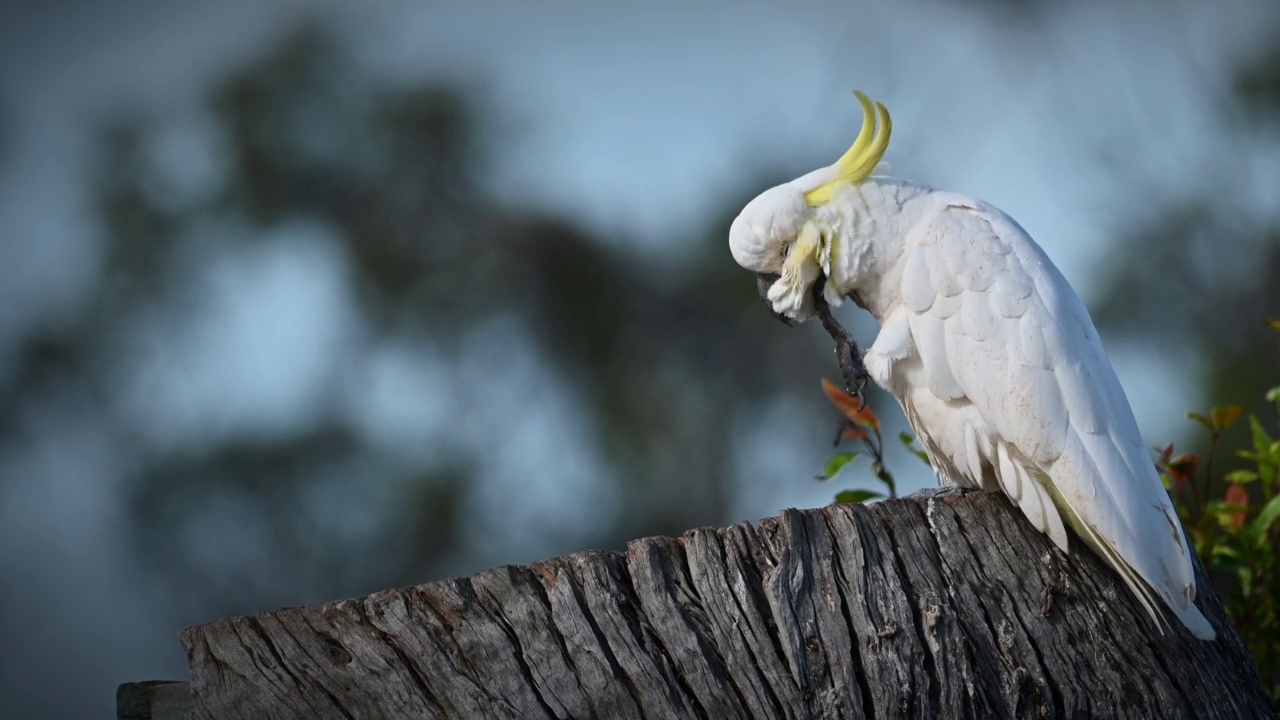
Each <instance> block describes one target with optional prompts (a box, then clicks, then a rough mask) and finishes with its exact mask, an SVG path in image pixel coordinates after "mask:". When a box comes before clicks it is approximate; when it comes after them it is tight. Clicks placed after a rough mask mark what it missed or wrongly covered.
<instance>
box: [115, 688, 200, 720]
mask: <svg viewBox="0 0 1280 720" xmlns="http://www.w3.org/2000/svg"><path fill="white" fill-rule="evenodd" d="M189 712H191V688H190V687H189V686H188V685H187V683H184V682H173V681H169V680H149V681H147V682H133V683H125V684H123V685H121V686H120V687H118V688H116V720H184V718H186V717H187V713H189Z"/></svg>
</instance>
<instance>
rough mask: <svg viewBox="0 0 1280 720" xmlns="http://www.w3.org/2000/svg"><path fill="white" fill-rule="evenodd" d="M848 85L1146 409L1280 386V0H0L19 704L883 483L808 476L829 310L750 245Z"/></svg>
mask: <svg viewBox="0 0 1280 720" xmlns="http://www.w3.org/2000/svg"><path fill="white" fill-rule="evenodd" d="M854 88H861V89H863V90H866V91H867V92H868V93H869V94H870V95H871V96H872V97H874V98H876V99H879V100H882V101H884V102H885V103H886V104H887V105H888V107H889V108H890V109H891V111H892V112H893V114H894V119H895V133H894V144H893V146H892V147H891V148H890V150H889V154H888V156H887V160H888V161H889V163H890V164H891V166H892V171H893V173H894V174H897V175H901V176H905V177H910V178H913V179H917V180H921V181H925V182H928V183H930V184H933V185H936V186H940V187H945V188H948V189H953V190H957V191H963V192H967V193H970V194H973V195H976V196H979V197H981V198H984V199H986V200H989V201H991V202H993V203H995V204H997V205H998V206H1000V207H1002V208H1003V209H1005V210H1006V211H1008V212H1009V213H1010V214H1012V215H1013V216H1014V217H1015V218H1017V220H1018V221H1019V222H1020V223H1021V224H1022V225H1023V226H1024V227H1026V228H1027V229H1028V230H1029V231H1030V232H1031V234H1032V235H1033V236H1034V237H1035V238H1036V239H1037V240H1038V241H1039V242H1040V243H1041V244H1042V245H1043V246H1044V247H1045V248H1046V250H1047V251H1048V253H1049V254H1050V256H1052V257H1053V258H1054V259H1055V260H1056V261H1057V263H1058V264H1059V265H1060V267H1061V268H1062V269H1063V271H1064V273H1065V274H1066V276H1067V277H1068V279H1069V280H1070V281H1071V282H1072V283H1073V284H1074V285H1075V286H1076V288H1077V289H1078V290H1079V291H1080V293H1081V294H1082V296H1083V297H1084V298H1085V301H1086V303H1087V304H1088V305H1089V307H1090V309H1091V310H1092V311H1093V312H1094V314H1095V318H1096V319H1097V321H1098V323H1099V325H1100V329H1101V332H1102V334H1103V336H1104V340H1105V342H1106V344H1107V347H1108V350H1109V351H1110V354H1111V356H1112V358H1113V359H1114V361H1115V363H1116V366H1117V369H1118V370H1119V373H1120V375H1121V380H1122V382H1123V383H1124V386H1125V388H1126V390H1127V391H1128V393H1129V396H1130V399H1131V400H1132V402H1133V404H1134V407H1135V410H1136V413H1137V415H1138V419H1139V422H1140V423H1141V425H1142V427H1143V430H1144V433H1145V435H1146V437H1147V439H1148V441H1149V443H1150V444H1152V445H1155V444H1157V443H1159V444H1163V443H1164V442H1166V441H1168V440H1174V441H1176V442H1178V443H1185V442H1188V439H1189V438H1198V437H1199V435H1196V434H1195V432H1194V426H1193V425H1191V424H1190V423H1188V422H1187V421H1186V420H1185V418H1184V413H1185V412H1186V411H1187V410H1191V409H1199V408H1201V407H1202V406H1205V405H1207V404H1209V403H1210V402H1213V403H1219V404H1223V403H1239V404H1243V405H1245V406H1246V407H1247V408H1249V409H1255V408H1256V407H1257V406H1258V405H1260V404H1261V400H1260V398H1261V394H1262V392H1263V391H1264V390H1265V388H1267V387H1269V386H1271V385H1273V384H1275V383H1276V377H1277V373H1276V370H1277V368H1276V363H1275V352H1274V336H1273V335H1272V334H1271V333H1270V332H1269V331H1267V330H1266V329H1265V327H1264V320H1265V319H1266V318H1267V317H1268V316H1274V315H1280V285H1278V284H1277V282H1276V281H1277V279H1278V277H1280V4H1277V3H1276V2H1274V0H1226V1H1224V2H1218V3H1214V4H1210V3H1197V2H1192V1H1191V0H1186V1H1185V2H1154V1H1147V0H1130V1H1119V2H1112V3H1100V2H1071V3H1058V2H1048V1H1042V2H1037V1H1036V0H964V1H961V2H957V1H954V0H953V1H949V2H943V1H942V0H936V1H933V0H919V1H917V2H910V3H903V2H897V3H886V2H882V3H868V2H857V3H851V2H847V1H841V2H835V1H833V2H825V3H822V2H810V3H803V4H800V3H781V2H774V3H764V2H736V3H728V2H705V3H636V4H634V5H632V6H631V8H630V9H626V8H624V7H622V6H621V5H618V4H599V3H588V2H543V3H524V2H508V3H502V2H493V1H488V2H475V3H458V2H455V3H418V2H408V1H400V0H365V1H364V2H360V3H354V2H353V3H340V2H336V0H330V1H323V0H310V1H307V2H302V1H300V0H292V1H291V0H252V1H251V0H224V1H223V2H216V3H215V2H212V1H211V0H210V1H208V2H190V1H186V2H171V1H162V0H120V1H118V2H114V3H92V2H87V1H86V2H73V1H71V0H64V1H62V2H46V3H34V2H21V1H19V2H11V3H6V4H4V6H3V8H2V9H0V638H2V640H3V642H2V643H0V645H2V646H3V650H2V651H0V717H6V718H7V717H15V718H16V717H27V716H43V717H68V718H70V717H86V718H87V717H94V716H96V717H109V713H110V711H111V706H112V702H113V697H114V689H115V686H116V685H117V684H118V683H121V682H125V681H132V680H143V679H151V678H181V677H183V676H184V673H185V660H184V657H183V655H182V652H181V648H180V647H179V645H178V642H177V632H178V631H179V629H181V628H182V627H184V626H186V625H191V624H196V623H199V622H203V621H207V620H210V619H213V618H216V617H220V616H225V615H231V614H241V613H254V612H259V611H265V610H270V609H274V608H278V607H281V606H285V605H299V604H308V603H314V602H320V601H325V600H331V599H337V598H341V597H348V596H354V595H362V594H366V593H369V592H372V591H375V590H378V589H382V588H386V587H392V586H397V585H406V584H416V583H420V582H424V581H429V580H433V579H438V578H442V577H447V576H451V575H459V574H469V573H472V572H475V571H478V570H481V569H484V568H486V567H490V566H492V565H496V564H504V563H526V562H530V561H534V560H538V559H541V558H545V557H548V556H552V555H558V554H563V553H568V552H572V551H577V550H583V549H588V548H620V547H622V546H623V544H624V543H625V541H626V540H627V539H630V538H633V537H639V536H644V535H652V534H674V533H680V532H682V531H684V530H686V529H689V528H692V527H695V526H700V525H709V524H710V525H722V524H727V523H731V522H737V521H742V520H755V519H757V518H760V517H764V516H769V515H774V514H776V513H777V512H779V511H780V510H782V509H783V508H786V507H814V506H820V505H824V504H827V503H829V502H830V501H831V498H832V496H833V494H834V492H835V490H836V489H839V488H840V487H847V486H851V485H853V486H856V485H858V484H862V485H864V486H870V482H869V479H868V478H867V477H866V466H865V465H855V466H851V467H850V468H848V469H846V471H845V473H844V474H842V475H841V476H840V478H839V479H838V480H836V481H833V483H827V484H823V483H819V482H816V481H815V480H814V475H815V473H817V472H818V471H819V470H820V469H821V467H822V465H823V463H824V462H825V460H826V459H827V457H828V456H829V455H830V453H831V449H830V438H831V437H832V435H833V433H834V428H835V421H836V417H837V414H836V412H835V410H834V409H833V408H832V407H831V406H830V405H829V404H828V403H827V401H826V399H825V398H824V397H823V395H822V393H821V391H820V387H819V379H820V378H821V377H823V376H826V377H829V378H833V379H834V378H836V377H837V376H838V375H837V372H836V370H835V366H834V360H833V358H832V355H831V344H830V342H829V341H828V340H827V339H826V337H825V336H824V334H823V333H822V331H821V329H820V328H818V327H816V326H807V327H802V328H795V329H791V328H787V327H784V326H783V325H781V324H780V323H778V322H776V321H774V320H773V319H772V318H771V317H770V315H769V314H768V312H766V309H765V307H764V306H763V304H762V303H761V302H760V301H759V300H758V299H757V298H756V295H755V284H754V280H753V278H752V277H751V276H750V274H748V273H746V272H744V271H741V270H739V269H738V268H737V267H736V266H735V265H734V263H733V261H732V258H731V257H730V255H729V253H728V248H727V228H728V223H729V221H730V220H731V219H732V217H733V216H734V215H735V214H736V213H737V211H738V210H739V209H740V208H741V206H742V205H743V204H744V203H745V202H746V201H747V200H748V199H750V198H751V197H752V196H754V195H755V194H756V193H757V192H759V191H760V190H762V189H764V188H766V187H768V186H770V185H772V184H775V183H777V182H780V181H783V180H787V179H790V178H791V177H794V176H796V175H799V174H801V173H803V172H806V171H808V170H810V169H813V168H815V167H818V166H820V165H825V164H827V163H830V162H831V161H832V160H834V159H835V158H836V157H837V156H838V155H839V154H840V153H841V152H842V151H843V150H844V149H845V148H846V147H847V145H848V143H849V142H850V141H851V140H852V138H853V136H854V134H855V133H856V131H857V129H858V123H859V117H860V116H859V111H858V108H857V104H856V102H855V101H854V99H853V96H852V94H851V91H852V90H853V89H854ZM841 314H842V319H843V320H844V321H845V322H846V323H847V324H849V325H850V326H851V327H852V328H853V329H854V330H855V332H856V334H858V335H859V336H860V337H861V338H862V340H863V341H864V343H869V342H870V340H871V339H872V338H873V337H874V332H875V326H874V324H873V323H872V322H870V320H869V319H868V318H865V317H861V316H859V314H858V312H857V310H856V308H853V307H852V306H851V304H850V305H847V306H846V307H845V308H842V310H841ZM871 402H872V406H873V407H874V408H875V409H876V410H877V411H878V412H879V413H880V414H881V415H882V417H884V418H885V420H886V422H887V423H888V425H889V426H890V428H889V432H888V433H887V434H888V435H889V436H893V435H896V433H897V430H898V429H901V428H902V419H901V415H900V412H899V411H898V409H897V407H896V405H895V404H893V403H892V402H891V401H889V400H888V398H886V397H885V396H884V395H879V394H876V395H872V397H871ZM1192 444H1193V445H1194V443H1192ZM890 466H891V468H892V469H894V470H895V471H896V473H897V474H898V475H899V480H900V484H901V485H902V489H903V490H904V491H905V492H910V491H912V490H914V489H917V488H920V487H924V486H925V485H931V484H933V483H934V479H933V477H932V476H931V475H930V474H929V473H928V471H927V469H926V468H925V467H924V466H923V465H920V464H918V463H917V462H916V461H914V460H912V459H910V458H907V457H906V456H905V455H904V454H901V453H898V454H891V455H890ZM837 486H838V487H837Z"/></svg>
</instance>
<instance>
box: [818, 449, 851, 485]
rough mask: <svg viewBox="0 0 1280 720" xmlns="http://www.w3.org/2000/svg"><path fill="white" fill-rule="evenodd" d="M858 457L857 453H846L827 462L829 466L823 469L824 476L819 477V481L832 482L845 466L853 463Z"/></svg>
mask: <svg viewBox="0 0 1280 720" xmlns="http://www.w3.org/2000/svg"><path fill="white" fill-rule="evenodd" d="M856 457H858V453H856V452H844V453H840V454H838V455H836V456H835V457H833V458H831V459H830V460H828V461H827V466H826V467H824V468H823V469H822V474H821V475H819V476H818V479H819V480H830V479H831V478H833V477H835V476H836V475H837V474H838V473H839V472H840V471H841V470H843V469H844V466H845V465H848V464H849V463H851V462H853V460H854V458H856Z"/></svg>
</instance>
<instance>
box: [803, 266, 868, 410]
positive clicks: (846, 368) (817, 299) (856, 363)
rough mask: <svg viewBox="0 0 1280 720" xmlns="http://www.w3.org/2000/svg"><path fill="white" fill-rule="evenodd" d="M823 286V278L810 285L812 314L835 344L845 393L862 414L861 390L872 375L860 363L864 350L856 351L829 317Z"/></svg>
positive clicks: (854, 344)
mask: <svg viewBox="0 0 1280 720" xmlns="http://www.w3.org/2000/svg"><path fill="white" fill-rule="evenodd" d="M825 285H826V278H825V277H819V278H818V281H817V282H815V283H814V284H813V288H812V290H811V292H812V293H813V295H812V297H813V310H814V314H815V315H817V316H818V320H819V321H820V322H821V323H822V327H823V329H825V330H826V331H827V334H828V335H830V336H831V339H832V340H835V342H836V365H838V366H839V368H840V377H841V378H843V379H844V389H845V391H846V392H848V393H849V395H850V396H852V397H855V398H857V399H858V411H859V412H861V411H862V409H863V408H864V407H866V406H867V399H866V397H865V396H863V394H862V390H863V389H864V388H865V387H866V386H867V381H868V380H870V379H871V375H870V374H869V373H868V372H867V366H866V364H865V363H863V361H862V355H863V350H862V348H860V347H858V341H857V340H855V339H854V337H853V334H852V333H850V332H849V331H848V330H845V329H844V326H843V325H841V324H840V323H839V322H838V321H837V320H836V318H835V316H834V315H832V313H831V306H830V305H828V304H827V299H826V297H825V296H824V295H823V294H822V291H823V288H824V286H825Z"/></svg>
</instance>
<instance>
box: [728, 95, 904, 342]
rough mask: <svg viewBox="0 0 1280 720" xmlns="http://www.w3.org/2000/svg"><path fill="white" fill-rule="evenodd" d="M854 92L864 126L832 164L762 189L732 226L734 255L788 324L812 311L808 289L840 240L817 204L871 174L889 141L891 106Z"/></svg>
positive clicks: (730, 238)
mask: <svg viewBox="0 0 1280 720" xmlns="http://www.w3.org/2000/svg"><path fill="white" fill-rule="evenodd" d="M854 94H855V95H857V97H858V102H859V103H860V104H861V105H862V129H861V130H860V131H859V132H858V138H857V139H856V140H855V141H854V143H853V145H852V146H851V147H850V148H849V150H848V151H847V152H845V154H844V155H842V156H841V157H840V159H839V160H837V161H836V162H835V163H834V164H832V165H829V166H827V167H824V168H819V169H817V170H814V171H813V172H810V173H807V174H805V175H803V176H801V177H798V178H796V179H795V180H792V181H791V182H788V183H784V184H782V185H778V186H776V187H772V188H769V189H768V190H765V191H764V192H762V193H760V194H759V195H758V196H756V197H755V198H754V199H753V200H752V201H751V202H749V203H747V205H746V207H744V208H743V209H742V212H741V213H739V214H738V217H736V218H734V221H733V224H732V225H730V227H729V250H730V252H732V253H733V259H734V260H735V261H737V263H738V264H739V265H741V266H742V267H744V268H746V269H747V270H751V271H752V272H754V273H756V277H757V284H758V287H759V290H760V295H761V297H763V298H764V299H765V300H766V301H767V302H768V303H769V305H770V307H771V309H772V310H773V312H774V314H775V315H776V316H777V317H778V319H780V320H782V321H783V322H786V323H788V324H790V323H792V322H803V321H805V320H808V319H809V318H811V317H812V316H813V306H812V301H811V298H810V297H809V290H810V287H811V286H812V284H813V283H814V281H816V280H817V279H818V277H819V275H820V274H821V273H822V272H823V271H824V270H829V268H828V267H827V258H828V256H829V253H830V248H831V243H834V242H836V241H837V240H838V238H834V237H831V236H830V235H831V231H830V228H824V227H820V226H819V225H818V224H816V223H815V222H814V210H815V209H816V208H820V207H822V206H824V205H826V204H827V203H828V202H830V200H831V197H832V193H833V192H834V191H835V189H836V188H838V187H840V186H841V185H856V184H858V183H860V182H862V181H863V180H865V179H867V177H869V176H870V175H871V173H872V171H873V170H875V168H876V166H877V165H878V164H879V163H880V158H882V157H884V153H885V150H886V149H888V147H889V136H890V134H891V132H892V130H893V124H892V122H891V121H890V119H889V111H888V110H886V109H885V107H884V106H883V105H881V104H880V103H872V102H871V100H870V99H869V98H868V97H867V96H866V95H864V94H862V93H861V92H855V93H854ZM877 121H878V122H877ZM877 126H879V131H878V132H877Z"/></svg>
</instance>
